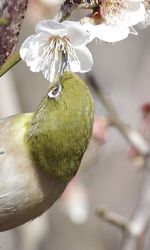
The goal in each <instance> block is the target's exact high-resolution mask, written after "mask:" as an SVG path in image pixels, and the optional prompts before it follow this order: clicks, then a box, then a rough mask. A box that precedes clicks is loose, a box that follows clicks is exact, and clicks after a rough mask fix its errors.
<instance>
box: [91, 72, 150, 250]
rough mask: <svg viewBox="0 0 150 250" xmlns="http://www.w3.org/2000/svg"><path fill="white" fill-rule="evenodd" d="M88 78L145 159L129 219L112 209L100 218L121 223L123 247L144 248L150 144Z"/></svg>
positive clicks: (149, 209)
mask: <svg viewBox="0 0 150 250" xmlns="http://www.w3.org/2000/svg"><path fill="white" fill-rule="evenodd" d="M88 81H89V83H90V85H91V87H92V88H93V89H94V91H95V93H96V94H97V96H98V98H99V100H100V101H101V102H102V104H103V105H104V107H105V108H106V110H107V112H108V114H109V116H110V119H111V121H112V124H113V126H115V127H116V128H117V129H118V130H119V131H120V132H121V134H122V135H123V136H124V137H125V138H126V139H127V141H128V142H129V143H130V144H131V145H132V146H134V148H135V149H136V151H137V152H138V153H139V154H140V155H142V156H143V159H144V168H143V171H144V180H143V186H142V190H141V193H140V195H139V199H138V202H137V204H136V206H135V209H134V211H133V214H132V215H131V217H130V218H129V220H128V222H126V221H125V223H124V219H122V218H121V219H120V216H119V215H116V214H115V213H113V212H108V211H103V213H100V215H101V216H102V218H103V219H105V220H106V221H108V222H109V223H113V224H115V225H117V226H119V227H120V228H121V229H122V227H121V225H124V227H123V229H124V230H122V231H123V241H122V244H121V249H122V250H143V248H144V243H145V236H146V233H147V230H148V227H149V224H150V147H149V144H148V142H147V141H146V140H145V139H144V138H143V137H142V135H140V134H139V133H138V132H136V131H134V130H133V129H131V128H130V127H128V126H127V125H126V124H124V123H123V122H122V121H121V120H120V118H119V116H118V114H117V112H116V110H115V108H114V106H113V104H112V102H111V100H110V98H109V97H108V96H107V95H106V93H105V92H104V91H103V90H102V88H101V87H100V85H99V84H98V83H97V81H96V79H95V78H94V77H93V76H92V75H90V76H88ZM120 221H121V222H120ZM122 223H123V224H122Z"/></svg>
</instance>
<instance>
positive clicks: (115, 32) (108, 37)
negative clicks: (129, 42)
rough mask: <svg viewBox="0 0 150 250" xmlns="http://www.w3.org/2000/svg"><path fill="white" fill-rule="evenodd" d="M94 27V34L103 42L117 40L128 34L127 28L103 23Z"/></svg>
mask: <svg viewBox="0 0 150 250" xmlns="http://www.w3.org/2000/svg"><path fill="white" fill-rule="evenodd" d="M95 27H96V28H95V36H96V37H97V38H99V39H100V40H102V41H105V42H117V41H120V40H123V39H125V38H126V37H128V35H129V28H119V27H114V26H110V25H107V24H105V23H103V24H99V25H97V26H95Z"/></svg>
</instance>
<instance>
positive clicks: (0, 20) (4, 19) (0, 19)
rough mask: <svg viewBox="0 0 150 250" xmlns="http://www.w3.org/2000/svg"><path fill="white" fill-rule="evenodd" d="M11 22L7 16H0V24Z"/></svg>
mask: <svg viewBox="0 0 150 250" xmlns="http://www.w3.org/2000/svg"><path fill="white" fill-rule="evenodd" d="M8 23H9V20H8V19H7V18H5V17H0V25H6V24H8Z"/></svg>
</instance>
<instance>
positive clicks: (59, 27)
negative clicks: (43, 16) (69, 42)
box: [35, 20, 67, 37]
mask: <svg viewBox="0 0 150 250" xmlns="http://www.w3.org/2000/svg"><path fill="white" fill-rule="evenodd" d="M35 31H36V33H39V32H45V33H48V34H49V36H60V37H62V36H65V35H66V34H67V30H66V27H65V25H64V24H63V23H59V22H57V21H56V20H44V21H41V22H39V23H38V24H37V25H36V27H35Z"/></svg>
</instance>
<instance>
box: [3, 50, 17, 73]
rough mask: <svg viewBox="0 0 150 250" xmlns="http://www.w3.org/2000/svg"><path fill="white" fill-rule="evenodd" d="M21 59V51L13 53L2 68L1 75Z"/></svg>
mask: <svg viewBox="0 0 150 250" xmlns="http://www.w3.org/2000/svg"><path fill="white" fill-rule="evenodd" d="M20 60H21V58H20V55H19V52H16V53H14V54H12V55H11V56H10V57H9V58H8V59H7V61H6V62H5V63H4V64H3V65H2V67H1V68H0V77H1V76H3V75H4V74H5V73H6V72H7V71H8V70H10V69H11V68H12V67H13V66H14V65H16V64H17V63H18V62H19V61H20Z"/></svg>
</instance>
